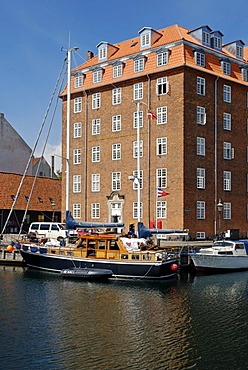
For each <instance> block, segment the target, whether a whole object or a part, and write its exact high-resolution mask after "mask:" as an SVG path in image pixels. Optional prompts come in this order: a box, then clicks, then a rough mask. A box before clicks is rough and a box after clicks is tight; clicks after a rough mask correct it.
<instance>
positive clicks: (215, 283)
mask: <svg viewBox="0 0 248 370" xmlns="http://www.w3.org/2000/svg"><path fill="white" fill-rule="evenodd" d="M0 354H1V355H0V369H1V370H9V369H13V370H19V369H20V370H26V369H29V370H32V369H35V370H36V369H44V370H46V369H49V370H62V369H63V370H65V369H74V370H77V369H87V370H88V369H90V370H91V369H94V370H95V369H96V370H107V369H111V370H112V369H113V370H114V369H121V370H122V369H123V370H125V369H139V370H141V369H142V370H143V369H144V370H146V369H147V370H148V369H149V370H153V369H154V370H157V369H176V370H178V369H199V370H205V369H206V370H214V369H218V370H220V369H225V370H229V369H230V370H239V369H240V370H244V369H247V368H248V272H240V273H231V274H223V275H212V276H197V275H196V276H192V275H189V274H183V275H180V276H179V278H178V280H177V281H174V282H173V283H149V282H147V283H146V282H144V281H137V282H130V281H124V282H123V281H111V282H108V283H90V282H84V281H69V280H63V279H62V278H61V277H60V276H59V275H57V274H52V273H44V272H39V271H34V270H29V269H23V268H21V267H18V268H17V267H16V268H13V267H3V266H1V267H0Z"/></svg>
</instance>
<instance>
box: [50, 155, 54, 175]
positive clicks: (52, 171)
mask: <svg viewBox="0 0 248 370" xmlns="http://www.w3.org/2000/svg"><path fill="white" fill-rule="evenodd" d="M51 162H52V168H51V177H52V178H53V177H54V155H52V158H51Z"/></svg>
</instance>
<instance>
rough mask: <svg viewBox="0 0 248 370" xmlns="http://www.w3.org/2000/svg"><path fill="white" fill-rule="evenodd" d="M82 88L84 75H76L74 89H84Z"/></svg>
mask: <svg viewBox="0 0 248 370" xmlns="http://www.w3.org/2000/svg"><path fill="white" fill-rule="evenodd" d="M82 86H83V75H82V74H78V75H75V77H74V88H75V89H78V88H79V87H82Z"/></svg>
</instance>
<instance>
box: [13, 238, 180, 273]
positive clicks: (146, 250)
mask: <svg viewBox="0 0 248 370" xmlns="http://www.w3.org/2000/svg"><path fill="white" fill-rule="evenodd" d="M20 253H21V255H22V257H23V259H24V261H25V263H26V265H27V266H29V267H33V268H36V269H40V270H45V271H53V272H61V271H62V270H64V269H71V268H78V269H79V268H80V269H83V268H88V269H104V270H106V269H107V270H111V271H112V273H113V276H112V277H113V278H122V279H127V278H128V279H130V278H131V279H150V280H163V279H171V278H176V276H177V268H178V266H177V258H176V257H175V258H173V257H172V256H171V255H170V256H169V255H168V254H167V253H166V251H165V250H164V249H156V248H154V246H151V245H150V244H148V243H147V241H146V239H138V238H128V237H127V238H125V237H121V236H119V235H113V234H99V235H82V236H81V237H80V238H79V239H78V242H77V243H76V244H75V245H71V246H65V247H64V246H59V247H58V246H52V245H47V246H46V245H45V246H44V245H43V246H38V245H32V244H23V245H22V248H21V250H20Z"/></svg>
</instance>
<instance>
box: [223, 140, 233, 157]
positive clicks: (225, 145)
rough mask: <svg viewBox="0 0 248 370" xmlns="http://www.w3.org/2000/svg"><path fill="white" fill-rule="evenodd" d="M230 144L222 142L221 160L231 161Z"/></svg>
mask: <svg viewBox="0 0 248 370" xmlns="http://www.w3.org/2000/svg"><path fill="white" fill-rule="evenodd" d="M232 152H233V151H232V144H231V143H228V142H226V141H224V143H223V159H232Z"/></svg>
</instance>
